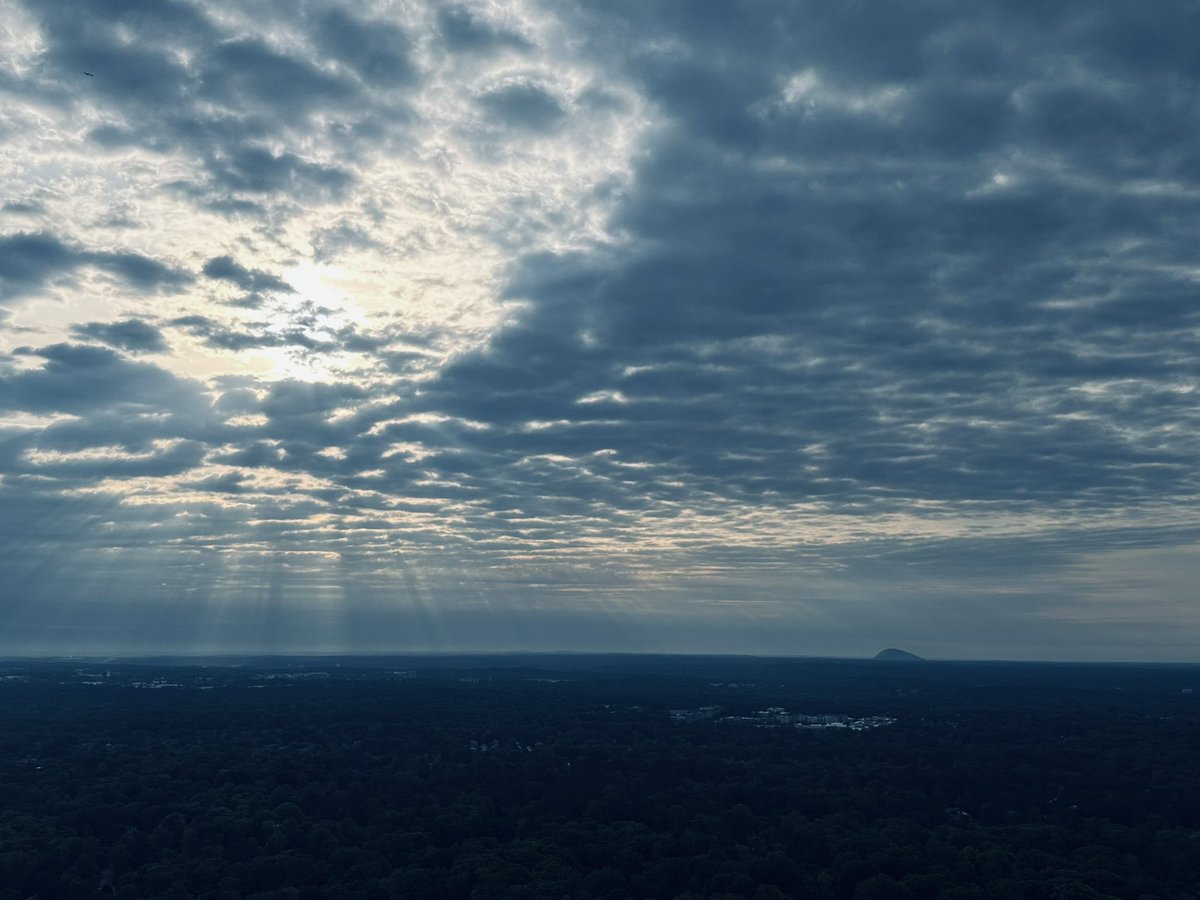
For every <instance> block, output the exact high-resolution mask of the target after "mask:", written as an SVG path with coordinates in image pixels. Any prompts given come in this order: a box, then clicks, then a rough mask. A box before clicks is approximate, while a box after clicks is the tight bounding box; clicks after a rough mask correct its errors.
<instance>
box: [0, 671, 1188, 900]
mask: <svg viewBox="0 0 1200 900" xmlns="http://www.w3.org/2000/svg"><path fill="white" fill-rule="evenodd" d="M404 665H406V666H407V667H408V668H409V669H411V670H415V671H414V672H413V673H408V674H407V675H402V674H397V673H395V672H393V671H390V670H389V669H388V668H387V667H386V666H385V667H383V668H367V667H365V666H354V665H351V664H349V663H345V662H344V663H343V664H342V665H340V666H336V667H334V666H329V665H326V666H324V667H322V665H321V664H318V663H313V662H311V661H310V662H307V663H300V662H294V663H292V664H291V665H290V666H289V665H284V664H278V665H276V666H274V667H273V668H257V667H247V668H240V669H218V668H196V667H185V666H166V665H155V666H147V665H128V664H126V665H112V664H105V663H77V662H76V663H59V664H49V663H45V664H34V663H18V662H13V663H8V664H0V679H2V680H0V792H2V793H0V900H9V898H12V900H23V898H26V897H30V896H32V895H34V894H36V895H38V896H39V897H40V898H41V900H48V898H55V897H66V898H76V897H78V898H94V897H107V896H115V897H120V898H149V897H156V898H157V897H202V898H239V897H252V898H293V897H294V898H321V897H332V898H338V897H346V898H350V897H354V898H358V897H379V898H413V900H441V898H448V900H455V898H459V900H502V898H545V900H562V898H572V900H574V898H608V900H626V898H669V897H680V898H743V897H745V898H755V900H772V898H775V900H778V898H786V897H794V898H848V900H875V898H913V900H916V898H969V897H970V898H973V897H987V898H1013V900H1017V898H1028V900H1042V898H1044V900H1059V898H1099V897H1120V898H1153V897H1157V898H1163V900H1168V898H1172V900H1173V898H1183V897H1187V898H1194V897H1195V896H1196V895H1197V892H1198V891H1200V768H1198V767H1197V760H1198V759H1200V720H1198V718H1197V707H1200V695H1193V694H1191V693H1190V688H1191V685H1192V683H1193V680H1196V681H1200V679H1197V678H1195V676H1197V675H1198V674H1200V672H1198V671H1197V670H1194V669H1187V668H1139V667H1089V666H1079V667H1074V666H1037V665H1008V666H1003V665H993V666H987V665H952V664H921V663H914V664H886V663H848V662H841V663H839V662H821V661H782V660H729V659H725V660H702V659H694V658H693V659H644V660H638V659H635V658H570V659H566V658H564V659H558V658H533V659H515V658H509V659H493V660H480V659H461V660H458V661H457V662H456V663H453V662H447V661H446V660H439V661H438V662H437V663H436V665H429V666H423V665H422V664H421V662H420V661H419V660H417V661H408V662H405V663H404ZM409 675H411V676H413V677H409ZM89 682H92V683H89ZM156 682H157V683H160V684H161V683H163V682H167V683H170V684H171V685H174V686H166V687H155V686H153V685H155V683H156ZM713 704H719V705H721V706H723V707H725V709H726V710H727V712H728V713H730V714H735V715H736V714H745V713H749V712H751V711H753V710H755V709H760V708H763V707H766V706H783V707H786V708H787V709H789V710H792V711H796V712H806V713H846V714H848V715H883V716H891V717H895V718H896V719H897V721H896V723H895V724H893V725H889V726H886V727H881V728H876V729H873V730H867V731H860V732H852V731H849V730H837V729H825V730H801V729H796V728H790V727H780V728H754V727H751V726H749V725H734V724H729V723H722V722H719V721H709V720H705V721H699V722H693V723H690V724H679V723H674V722H672V721H670V719H669V717H668V715H667V710H668V709H671V708H688V707H695V706H700V705H713Z"/></svg>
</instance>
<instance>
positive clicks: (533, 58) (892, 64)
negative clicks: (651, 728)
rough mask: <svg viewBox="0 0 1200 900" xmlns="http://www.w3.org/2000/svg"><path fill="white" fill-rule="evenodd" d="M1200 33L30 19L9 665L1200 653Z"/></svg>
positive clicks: (1190, 8)
mask: <svg viewBox="0 0 1200 900" xmlns="http://www.w3.org/2000/svg"><path fill="white" fill-rule="evenodd" d="M1198 30H1200V7H1198V6H1197V5H1196V4H1194V3H1191V2H1180V0H1161V2H1157V3H1155V4H1153V5H1152V6H1150V7H1148V6H1146V5H1145V4H1144V3H1134V2H1130V0H1114V2H1110V3H1105V4H1100V5H1097V4H1095V3H1092V2H1082V0H1079V2H1077V0H1059V2H1054V3H1043V2H1032V0H1011V2H1007V3H982V2H972V0H954V2H948V0H913V2H909V3H903V4H896V3H888V2H883V0H721V2H703V0H686V2H674V0H556V2H553V3H550V2H545V3H543V2H535V0H478V2H472V3H469V4H465V5H457V4H454V3H441V2H438V0H403V2H399V0H398V2H387V0H378V2H355V3H336V2H325V0H304V2H295V0H237V2H226V0H205V2H203V3H199V2H187V0H76V2H72V3H63V2H61V0H3V2H0V585H3V588H0V653H3V654H8V655H42V654H54V655H63V654H122V655H136V654H150V653H162V652H172V653H214V652H230V653H243V652H321V653H346V652H393V651H470V650H535V651H537V650H545V651H550V650H577V651H621V652H651V651H653V652H681V653H693V652H694V653H756V654H779V655H813V656H861V655H872V654H874V653H875V652H877V651H878V650H879V649H882V648H883V647H887V646H899V647H903V648H905V649H908V650H911V651H913V652H916V653H919V654H922V655H926V656H931V657H939V658H961V659H969V658H1006V659H1062V660H1164V661H1169V660H1174V661H1198V660H1197V651H1196V649H1195V648H1196V647H1197V646H1200V616H1198V615H1197V612H1198V606H1200V592H1198V590H1197V587H1196V585H1197V584H1198V583H1200V552H1198V551H1200V512H1198V511H1200V504H1198V500H1200V497H1198V485H1200V453H1198V443H1197V437H1198V436H1200V414H1198V402H1200V392H1198V387H1200V250H1198V247H1200V243H1198V241H1197V237H1198V236H1200V227H1198V224H1200V223H1198V214H1200V90H1198V88H1200V56H1197V54H1196V53H1195V35H1196V34H1197V33H1198Z"/></svg>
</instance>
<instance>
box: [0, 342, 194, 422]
mask: <svg viewBox="0 0 1200 900" xmlns="http://www.w3.org/2000/svg"><path fill="white" fill-rule="evenodd" d="M28 352H29V353H30V354H32V355H33V356H35V357H38V358H41V359H42V360H44V362H43V363H42V365H41V367H40V368H37V369H26V370H22V371H9V372H8V373H6V374H4V375H2V376H0V409H7V410H28V411H32V412H66V413H75V414H86V413H88V412H90V411H92V410H95V409H98V408H126V409H128V410H130V411H139V410H144V411H147V412H153V411H162V412H169V413H171V414H186V413H188V412H189V411H192V410H194V409H195V408H197V406H199V405H203V400H202V399H201V394H200V392H199V390H198V387H197V385H195V384H194V383H189V382H187V381H185V380H183V379H180V378H179V377H177V376H175V375H173V374H171V373H170V372H168V371H167V370H165V369H163V368H160V367H159V366H156V365H153V364H151V363H146V362H136V361H133V360H129V359H126V358H125V357H123V356H121V355H120V354H118V353H116V352H115V351H113V350H111V349H109V348H108V347H95V346H90V345H87V344H69V343H63V344H52V345H50V346H48V347H41V348H39V349H37V350H32V351H28Z"/></svg>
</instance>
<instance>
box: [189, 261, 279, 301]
mask: <svg viewBox="0 0 1200 900" xmlns="http://www.w3.org/2000/svg"><path fill="white" fill-rule="evenodd" d="M201 271H202V272H203V273H204V274H205V275H206V276H207V277H208V278H214V279H218V280H221V281H229V282H232V283H233V284H236V285H237V286H238V287H240V288H241V289H242V290H244V291H250V292H252V293H253V292H257V291H276V292H278V293H281V294H290V293H293V289H292V286H291V285H290V284H288V283H287V282H286V281H284V280H283V279H281V278H277V277H276V276H274V275H272V274H270V273H269V272H263V271H261V270H259V269H248V268H246V267H245V266H243V265H241V264H239V263H238V262H237V260H235V259H234V258H233V257H232V256H214V257H213V258H212V259H210V260H209V261H208V262H206V263H205V264H204V268H203V269H202V270H201Z"/></svg>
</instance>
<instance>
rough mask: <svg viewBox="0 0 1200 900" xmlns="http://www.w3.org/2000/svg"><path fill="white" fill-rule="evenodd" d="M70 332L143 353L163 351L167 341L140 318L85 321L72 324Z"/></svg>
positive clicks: (165, 349)
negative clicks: (120, 320)
mask: <svg viewBox="0 0 1200 900" xmlns="http://www.w3.org/2000/svg"><path fill="white" fill-rule="evenodd" d="M71 333H72V334H74V335H76V336H78V337H90V338H94V339H95V340H98V341H100V342H102V343H105V344H108V345H110V346H112V347H116V348H118V349H120V350H131V351H134V352H138V351H141V352H145V353H164V352H166V351H167V349H168V347H167V342H166V340H165V339H164V338H163V334H162V332H161V331H159V330H158V329H157V328H155V327H154V326H153V325H151V324H149V323H148V322H143V321H142V320H141V319H125V320H124V321H122V322H87V323H85V324H81V325H72V326H71Z"/></svg>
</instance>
